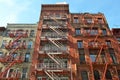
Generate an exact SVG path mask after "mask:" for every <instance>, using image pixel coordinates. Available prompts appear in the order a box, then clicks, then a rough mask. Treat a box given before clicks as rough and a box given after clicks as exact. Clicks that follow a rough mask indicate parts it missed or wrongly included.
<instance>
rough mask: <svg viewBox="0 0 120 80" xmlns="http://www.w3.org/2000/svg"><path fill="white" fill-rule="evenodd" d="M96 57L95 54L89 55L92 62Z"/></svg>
mask: <svg viewBox="0 0 120 80" xmlns="http://www.w3.org/2000/svg"><path fill="white" fill-rule="evenodd" d="M96 56H97V55H96V54H90V58H91V60H92V62H95V59H96Z"/></svg>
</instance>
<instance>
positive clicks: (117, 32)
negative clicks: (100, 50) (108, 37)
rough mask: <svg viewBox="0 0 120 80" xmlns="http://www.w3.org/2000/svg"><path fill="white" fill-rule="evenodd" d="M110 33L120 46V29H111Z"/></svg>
mask: <svg viewBox="0 0 120 80" xmlns="http://www.w3.org/2000/svg"><path fill="white" fill-rule="evenodd" d="M112 32H113V35H114V36H115V38H116V39H117V40H118V43H119V45H120V28H112Z"/></svg>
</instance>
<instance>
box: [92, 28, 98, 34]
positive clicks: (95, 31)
mask: <svg viewBox="0 0 120 80" xmlns="http://www.w3.org/2000/svg"><path fill="white" fill-rule="evenodd" d="M97 34H98V30H97V29H92V30H91V31H90V35H97Z"/></svg>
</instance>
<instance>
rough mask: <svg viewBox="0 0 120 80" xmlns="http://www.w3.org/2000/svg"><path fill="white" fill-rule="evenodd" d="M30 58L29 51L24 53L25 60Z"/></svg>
mask: <svg viewBox="0 0 120 80" xmlns="http://www.w3.org/2000/svg"><path fill="white" fill-rule="evenodd" d="M29 60H30V53H26V54H25V62H29Z"/></svg>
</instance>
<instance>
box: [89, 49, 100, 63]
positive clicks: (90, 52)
mask: <svg viewBox="0 0 120 80" xmlns="http://www.w3.org/2000/svg"><path fill="white" fill-rule="evenodd" d="M89 54H90V58H91V60H92V62H95V59H96V56H97V54H98V50H97V49H96V50H93V49H90V50H89Z"/></svg>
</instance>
